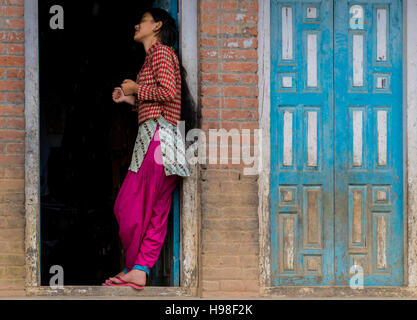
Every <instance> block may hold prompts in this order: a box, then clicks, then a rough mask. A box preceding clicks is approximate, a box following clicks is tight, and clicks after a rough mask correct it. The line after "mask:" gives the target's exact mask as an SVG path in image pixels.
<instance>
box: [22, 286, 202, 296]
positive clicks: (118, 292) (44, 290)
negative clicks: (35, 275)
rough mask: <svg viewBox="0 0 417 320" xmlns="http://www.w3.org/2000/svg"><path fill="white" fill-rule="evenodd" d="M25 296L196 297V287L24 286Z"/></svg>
mask: <svg viewBox="0 0 417 320" xmlns="http://www.w3.org/2000/svg"><path fill="white" fill-rule="evenodd" d="M26 296H48V297H53V296H72V297H91V296H97V297H143V298H150V297H154V298H158V297H159V298H181V297H197V288H181V287H145V289H143V290H140V291H139V290H135V289H133V288H131V287H104V286H64V288H63V289H52V288H50V287H49V286H39V287H26Z"/></svg>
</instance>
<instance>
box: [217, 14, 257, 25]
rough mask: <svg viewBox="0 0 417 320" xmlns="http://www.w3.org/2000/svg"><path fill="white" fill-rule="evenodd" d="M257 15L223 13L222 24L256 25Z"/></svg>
mask: <svg viewBox="0 0 417 320" xmlns="http://www.w3.org/2000/svg"><path fill="white" fill-rule="evenodd" d="M257 21H258V15H257V14H246V13H223V14H222V22H226V23H239V24H241V23H257Z"/></svg>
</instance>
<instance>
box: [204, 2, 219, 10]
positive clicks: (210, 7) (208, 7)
mask: <svg viewBox="0 0 417 320" xmlns="http://www.w3.org/2000/svg"><path fill="white" fill-rule="evenodd" d="M201 9H202V11H209V10H217V1H201Z"/></svg>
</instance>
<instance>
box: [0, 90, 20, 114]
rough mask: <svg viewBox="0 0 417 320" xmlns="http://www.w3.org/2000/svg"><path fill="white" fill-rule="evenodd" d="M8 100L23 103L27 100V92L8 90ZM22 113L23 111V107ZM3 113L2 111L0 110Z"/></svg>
mask: <svg viewBox="0 0 417 320" xmlns="http://www.w3.org/2000/svg"><path fill="white" fill-rule="evenodd" d="M6 101H7V102H15V103H21V102H25V94H24V93H20V92H8V93H7V94H6ZM0 108H1V106H0ZM22 113H23V107H22ZM0 114H1V111H0Z"/></svg>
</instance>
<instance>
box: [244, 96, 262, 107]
mask: <svg viewBox="0 0 417 320" xmlns="http://www.w3.org/2000/svg"><path fill="white" fill-rule="evenodd" d="M240 106H241V107H242V108H258V107H259V102H258V99H255V98H243V99H242V100H241V102H240Z"/></svg>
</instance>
